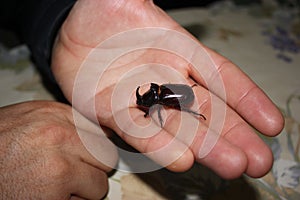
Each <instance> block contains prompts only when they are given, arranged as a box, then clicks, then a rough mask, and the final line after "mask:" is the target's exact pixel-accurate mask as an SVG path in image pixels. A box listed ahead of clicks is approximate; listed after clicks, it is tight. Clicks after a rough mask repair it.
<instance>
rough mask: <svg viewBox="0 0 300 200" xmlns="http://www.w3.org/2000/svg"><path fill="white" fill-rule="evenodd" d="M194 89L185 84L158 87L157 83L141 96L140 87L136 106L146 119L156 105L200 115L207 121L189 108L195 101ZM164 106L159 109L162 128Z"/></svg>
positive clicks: (137, 90) (152, 84) (137, 91)
mask: <svg viewBox="0 0 300 200" xmlns="http://www.w3.org/2000/svg"><path fill="white" fill-rule="evenodd" d="M192 87H193V86H192ZM192 87H191V86H188V85H184V84H163V85H158V84H156V83H151V86H150V89H149V90H148V91H147V92H145V93H144V94H143V95H140V93H139V89H140V86H139V87H138V88H137V89H136V104H137V105H138V107H139V108H140V109H141V110H142V111H144V112H145V115H144V117H147V116H148V115H149V110H150V107H152V106H155V105H162V106H166V107H169V108H174V109H177V110H181V111H185V112H188V113H192V114H195V115H198V116H200V117H202V118H203V119H204V120H206V118H205V116H204V115H202V114H200V113H197V112H195V111H192V110H190V109H189V108H188V106H189V105H190V104H191V103H192V102H193V101H194V99H195V95H194V92H193V90H192ZM162 106H159V107H158V119H159V122H160V125H161V127H162V126H163V119H162V116H161V107H162Z"/></svg>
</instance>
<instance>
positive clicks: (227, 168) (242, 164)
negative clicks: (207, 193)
mask: <svg viewBox="0 0 300 200" xmlns="http://www.w3.org/2000/svg"><path fill="white" fill-rule="evenodd" d="M183 118H185V119H186V121H182V119H183ZM190 127H197V130H196V131H195V130H192V129H191V128H190ZM165 129H166V130H167V131H168V132H170V133H173V134H174V137H176V138H177V139H178V140H180V141H182V142H184V143H185V144H186V145H189V147H190V149H191V151H192V152H193V154H194V156H195V159H196V160H197V161H198V162H199V163H201V164H203V165H205V166H207V167H209V168H210V169H212V170H213V171H214V172H215V173H217V174H218V175H219V176H221V177H223V178H225V179H233V178H237V177H239V176H241V175H242V174H243V173H244V172H245V171H246V168H247V162H248V160H247V155H246V154H245V152H244V151H243V150H242V149H240V148H239V147H237V146H235V145H233V144H231V143H230V142H229V141H227V140H226V139H224V138H223V137H222V136H221V135H220V133H216V132H214V131H213V130H209V128H208V126H207V125H206V123H205V122H203V123H202V122H200V123H199V119H198V118H196V117H194V116H192V115H191V114H189V113H184V112H179V111H175V112H173V113H172V114H171V115H169V116H168V119H167V122H166V126H165Z"/></svg>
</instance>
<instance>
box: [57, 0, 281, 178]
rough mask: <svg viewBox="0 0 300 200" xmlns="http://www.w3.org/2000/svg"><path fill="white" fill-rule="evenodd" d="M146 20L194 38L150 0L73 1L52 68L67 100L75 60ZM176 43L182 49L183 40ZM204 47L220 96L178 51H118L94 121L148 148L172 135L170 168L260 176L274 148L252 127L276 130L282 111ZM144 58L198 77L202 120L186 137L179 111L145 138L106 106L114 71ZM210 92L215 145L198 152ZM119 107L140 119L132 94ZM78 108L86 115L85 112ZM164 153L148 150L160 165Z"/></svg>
mask: <svg viewBox="0 0 300 200" xmlns="http://www.w3.org/2000/svg"><path fill="white" fill-rule="evenodd" d="M146 27H157V28H166V29H171V30H174V31H177V32H180V33H182V34H185V35H186V36H187V37H189V38H191V39H192V40H194V41H195V42H198V41H196V39H195V38H193V36H192V35H190V34H189V33H188V32H187V31H186V30H184V29H183V28H182V27H181V26H180V25H179V24H178V23H176V22H175V21H174V20H173V19H171V18H170V17H169V16H168V15H167V14H166V13H165V12H164V11H162V10H161V9H159V8H158V7H157V6H155V5H154V4H153V2H152V1H150V0H109V1H108V0H96V1H95V0H79V1H77V2H76V4H75V6H74V7H73V9H72V10H71V12H70V14H69V16H68V17H67V19H66V20H65V22H64V24H63V26H62V28H61V29H60V31H59V34H58V37H57V39H56V42H55V46H54V48H53V57H52V71H53V73H54V76H55V78H56V80H57V82H58V84H59V86H60V87H61V89H62V91H63V92H64V94H65V96H66V98H67V99H68V100H69V101H70V102H74V101H75V99H74V98H73V93H74V90H73V89H74V87H75V86H76V85H75V84H76V76H77V73H78V72H79V71H80V66H82V64H83V63H84V62H85V61H86V60H88V55H89V53H90V52H91V51H92V50H94V49H95V48H96V47H97V46H98V45H99V44H101V42H103V41H105V40H106V39H108V38H110V37H111V36H113V35H114V34H117V33H122V32H124V31H128V30H132V29H136V28H146ZM174 42H176V41H174ZM199 44H200V43H199ZM116 45H118V44H116ZM201 46H203V45H202V44H201ZM182 48H185V49H186V50H188V49H189V46H183V47H182ZM204 48H205V50H206V52H207V54H208V55H209V56H210V58H211V59H212V60H213V62H214V63H215V65H216V68H217V71H218V73H219V75H220V77H221V78H222V80H223V84H224V89H225V93H226V94H227V95H226V99H225V98H223V96H222V95H220V94H218V91H212V90H211V87H209V86H208V85H206V81H205V80H210V79H212V78H213V77H209V76H210V75H206V76H207V77H201V76H199V75H198V73H197V71H196V70H195V68H193V67H191V66H190V65H189V63H187V62H186V60H184V59H182V58H181V57H179V56H177V55H174V54H171V53H168V52H163V51H159V50H153V49H148V50H145V51H143V52H140V53H137V54H134V55H133V56H123V57H122V58H120V60H119V61H117V62H115V63H113V67H112V68H111V70H106V71H104V73H103V74H102V77H101V82H99V84H98V87H97V91H96V93H95V99H96V102H97V101H98V102H99V103H98V104H97V103H96V104H97V106H96V114H97V119H96V121H98V122H99V123H100V124H101V125H103V126H106V127H108V128H110V129H112V130H114V131H115V132H116V133H117V134H118V135H119V136H120V137H121V138H122V139H123V140H124V141H125V142H127V143H128V144H130V145H131V146H133V147H134V148H136V149H137V150H139V151H140V152H142V153H150V152H154V151H156V150H158V149H160V148H161V147H163V146H166V145H167V144H169V143H170V141H174V142H175V143H176V145H175V146H176V147H177V149H176V148H173V149H172V150H168V151H167V152H165V154H164V155H168V157H169V158H170V157H171V158H174V159H173V160H174V161H173V162H172V163H169V164H167V166H166V168H168V169H169V170H171V171H185V170H187V169H189V168H190V167H191V165H192V164H193V163H194V162H195V161H196V162H199V163H201V164H203V165H205V166H208V167H209V168H211V169H212V170H213V171H215V172H216V173H217V174H218V175H220V176H222V177H223V178H228V179H231V178H236V177H239V176H241V175H242V174H243V173H245V174H247V175H249V176H251V177H261V176H263V175H265V174H266V173H267V172H268V171H269V170H270V168H271V166H272V163H273V156H272V152H271V150H270V149H269V147H268V146H267V145H266V144H265V143H264V142H263V141H262V140H261V139H260V137H259V136H258V135H257V134H256V133H255V131H254V130H253V127H254V128H255V129H256V130H258V131H259V132H261V133H262V134H264V135H267V136H276V135H277V134H279V133H280V131H281V130H282V128H283V125H284V120H283V117H282V115H281V113H280V111H279V110H278V109H277V107H276V106H275V105H274V104H273V103H272V101H271V100H270V99H269V98H268V97H267V96H266V94H265V93H264V92H263V91H262V90H261V89H260V88H259V87H258V86H257V85H256V84H255V83H254V82H253V81H252V80H251V79H250V78H249V77H248V76H247V75H246V74H245V73H243V72H242V71H241V70H240V69H239V68H238V67H237V66H236V65H234V64H233V63H232V62H231V61H229V60H228V59H226V58H224V57H223V56H221V55H219V54H217V53H216V52H214V51H212V50H211V49H209V48H207V47H205V46H204ZM108 50H109V49H108ZM143 63H161V64H165V65H167V66H171V68H172V70H175V71H176V72H178V73H179V74H181V75H182V77H184V79H185V80H186V82H187V83H191V85H192V84H194V83H197V84H198V86H197V87H193V90H194V93H195V96H196V97H197V98H196V99H197V101H198V104H199V105H200V106H199V112H200V113H202V114H203V115H204V116H206V118H207V119H208V120H207V121H205V122H203V123H202V124H201V126H199V128H198V129H197V131H196V135H195V137H194V138H193V141H192V142H190V141H187V138H188V137H186V138H185V137H180V138H178V137H174V136H175V135H176V130H177V124H179V123H180V117H179V116H180V112H173V113H172V114H171V116H168V118H167V120H166V123H165V125H164V128H163V129H161V130H160V131H159V132H158V133H157V134H155V135H153V136H151V137H146V138H138V137H134V136H132V135H130V134H127V133H125V132H124V130H123V129H121V128H120V127H119V126H118V124H117V123H116V121H115V119H114V117H113V113H112V109H113V108H111V107H110V105H111V102H112V101H113V89H114V86H116V85H117V84H118V80H119V79H120V77H122V76H123V75H124V74H126V73H128V72H129V71H130V70H132V69H133V68H132V66H136V65H139V64H143ZM155 70H156V69H149V72H147V73H144V74H143V75H140V77H139V78H140V79H144V80H145V81H148V82H151V81H152V80H151V79H149V74H151V73H155ZM237 83H238V84H237ZM89 89H90V88H89V86H86V90H89ZM133 92H134V91H133ZM229 94H230V95H229ZM211 95H215V96H219V97H220V99H221V100H222V101H223V104H224V107H225V109H226V115H225V118H224V126H223V128H222V130H221V131H220V133H219V134H220V137H219V138H218V140H217V142H216V144H215V145H214V148H213V149H212V150H211V151H210V152H209V153H208V154H207V155H205V156H204V157H201V156H199V151H200V149H201V144H202V143H203V140H204V138H205V134H206V133H207V132H208V130H210V128H211V127H210V126H209V122H210V118H211V117H212V115H213V114H214V113H211V109H212V102H211V98H210V96H211ZM80 102H81V103H78V104H75V105H74V104H73V106H75V108H77V109H79V110H81V109H80V108H82V107H85V106H86V105H87V104H89V103H90V102H88V100H86V101H84V99H82V100H81V101H80ZM100 102H101V103H100ZM118 109H119V110H117V111H116V112H115V113H117V115H118V114H121V113H122V111H123V110H126V109H127V110H129V112H130V114H131V116H133V117H132V119H133V120H132V121H130V120H128V121H126V123H128V124H132V123H144V122H145V121H146V120H147V119H145V118H144V116H143V112H142V111H141V110H139V109H138V108H137V107H136V106H135V105H134V102H132V103H131V104H130V106H128V107H127V108H126V107H123V108H118ZM83 112H84V111H83ZM85 115H86V117H88V118H93V117H92V116H90V114H89V113H85ZM185 116H186V117H187V119H188V120H193V116H191V115H185ZM94 120H95V119H94ZM124 120H126V119H124ZM183 149H184V150H183ZM164 155H162V154H155V153H153V154H151V156H150V157H151V159H153V160H154V161H155V162H157V163H159V164H161V165H164V159H165V158H166V157H165V156H164Z"/></svg>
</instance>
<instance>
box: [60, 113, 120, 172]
mask: <svg viewBox="0 0 300 200" xmlns="http://www.w3.org/2000/svg"><path fill="white" fill-rule="evenodd" d="M73 121H74V122H73ZM71 122H72V123H74V126H75V127H72V126H71V131H73V132H74V133H75V134H73V137H72V140H69V142H70V143H72V146H71V148H70V146H65V150H66V151H67V152H68V153H70V154H76V155H77V156H79V157H80V158H81V160H82V161H84V162H86V163H88V164H90V165H92V166H94V167H97V168H99V169H102V170H104V171H106V172H108V171H110V170H111V169H112V168H114V166H115V165H116V163H117V160H118V154H117V151H116V148H115V146H114V144H113V143H112V142H111V141H110V140H109V139H108V138H107V137H106V135H105V134H104V132H103V130H102V129H101V127H99V126H98V125H96V124H94V123H92V122H91V121H89V120H88V119H86V118H85V117H84V116H82V115H81V114H80V113H78V112H76V111H73V116H72V121H71Z"/></svg>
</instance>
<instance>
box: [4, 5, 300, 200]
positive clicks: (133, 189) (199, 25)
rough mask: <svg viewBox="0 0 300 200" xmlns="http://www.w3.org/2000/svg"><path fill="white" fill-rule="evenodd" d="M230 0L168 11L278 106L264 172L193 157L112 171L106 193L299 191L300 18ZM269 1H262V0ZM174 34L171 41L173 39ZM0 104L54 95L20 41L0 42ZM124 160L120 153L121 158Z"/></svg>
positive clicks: (221, 195) (253, 195) (243, 195)
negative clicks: (168, 166) (218, 169)
mask: <svg viewBox="0 0 300 200" xmlns="http://www.w3.org/2000/svg"><path fill="white" fill-rule="evenodd" d="M263 2H265V4H263V5H251V6H236V5H235V4H234V3H231V1H224V2H221V3H218V4H215V5H213V6H211V7H210V8H206V9H200V8H195V9H183V10H174V11H170V12H169V14H170V15H171V16H172V17H173V18H174V19H175V20H177V21H178V22H179V23H180V24H182V25H183V26H184V27H186V28H187V29H188V30H189V31H190V32H191V33H192V34H194V35H195V36H196V37H197V38H199V40H200V41H201V42H203V43H204V44H206V45H207V46H209V47H210V48H212V49H214V50H216V51H217V52H219V53H220V54H222V55H224V56H226V57H228V58H229V59H231V60H232V61H233V62H234V63H236V64H237V65H239V66H240V67H241V68H242V70H244V71H245V72H246V73H247V74H248V75H249V76H250V77H251V78H252V79H253V80H254V81H255V82H256V83H257V84H258V85H259V86H260V87H261V88H263V90H264V91H265V92H266V93H267V94H268V95H269V96H270V98H271V99H272V100H273V101H274V102H275V103H276V104H277V106H278V107H279V108H280V109H281V110H282V112H283V113H284V116H285V120H286V124H285V128H284V130H283V131H282V133H281V134H280V135H279V136H277V137H275V138H267V137H262V138H263V139H264V140H265V142H266V143H267V144H268V145H269V146H270V147H271V149H272V151H273V154H274V165H273V168H272V170H271V171H270V172H269V173H268V174H267V175H266V176H264V177H262V178H259V179H252V178H249V177H247V176H243V177H241V178H240V179H237V180H232V181H226V180H223V179H221V178H220V177H218V176H216V175H215V174H214V173H212V172H211V171H210V170H209V169H207V168H205V167H203V166H201V165H199V164H195V165H194V167H193V168H192V169H191V170H189V171H188V172H186V173H172V172H170V171H167V170H165V169H162V170H158V171H155V172H149V173H145V174H130V173H127V172H122V171H117V172H115V173H114V174H113V175H112V176H111V177H110V178H109V183H110V191H109V194H108V196H107V197H106V198H107V199H113V200H117V199H124V200H126V199H131V200H132V199H142V200H143V199H145V200H146V199H147V200H148V199H149V200H150V199H151V200H153V199H154V200H155V199H157V200H160V199H191V200H197V199H249V200H250V199H251V200H253V199H266V200H269V199H289V200H293V199H295V200H296V199H297V200H298V199H299V197H300V184H299V181H300V162H299V159H300V19H299V9H298V8H297V7H280V6H278V5H277V4H276V3H272V1H263ZM266 2H267V3H266ZM174 42H176V41H174ZM0 83H1V86H0V94H1V99H0V105H1V106H4V105H8V104H12V103H17V102H22V101H27V100H35V99H53V97H52V96H51V95H50V94H49V92H47V90H46V89H45V88H44V86H43V85H42V83H41V79H40V76H39V74H38V73H37V72H36V71H35V69H34V66H33V64H32V63H31V62H30V60H29V51H28V49H27V48H26V47H25V46H18V47H16V48H13V49H7V48H5V47H4V46H3V45H1V44H0ZM120 164H124V161H122V159H121V161H120Z"/></svg>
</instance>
